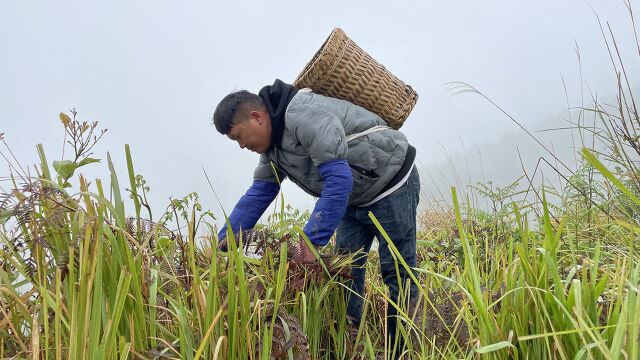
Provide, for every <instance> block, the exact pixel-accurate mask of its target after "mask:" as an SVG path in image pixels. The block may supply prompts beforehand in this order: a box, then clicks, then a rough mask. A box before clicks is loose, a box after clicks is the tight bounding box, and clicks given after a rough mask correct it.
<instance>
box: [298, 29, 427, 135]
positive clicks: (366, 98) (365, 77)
mask: <svg viewBox="0 0 640 360" xmlns="http://www.w3.org/2000/svg"><path fill="white" fill-rule="evenodd" d="M293 84H294V86H296V87H297V88H299V89H302V88H310V89H312V90H313V91H314V92H315V93H318V94H321V95H327V96H331V97H335V98H338V99H342V100H347V101H350V102H352V103H354V104H356V105H360V106H362V107H364V108H365V109H367V110H369V111H372V112H374V113H376V114H378V115H379V116H380V117H381V118H383V119H384V120H385V121H386V122H387V123H388V124H389V126H391V127H392V128H394V129H398V128H400V126H402V124H403V123H404V121H405V120H406V119H407V117H408V116H409V113H411V110H413V107H414V105H415V104H416V102H417V101H418V94H417V93H416V92H415V90H413V89H412V88H411V86H409V85H407V84H405V83H404V82H402V81H401V80H400V79H398V78H397V77H396V76H395V75H393V74H392V73H391V72H389V70H387V69H386V68H385V67H384V66H382V65H381V64H380V63H378V62H377V61H376V60H375V59H373V58H372V57H371V56H370V55H369V54H367V53H366V52H364V51H363V50H362V49H361V48H360V47H359V46H358V45H357V44H356V43H355V42H353V40H351V39H350V38H349V37H348V36H347V34H345V32H344V31H342V29H340V28H335V29H333V31H332V32H331V35H329V37H328V38H327V40H326V41H325V42H324V44H322V47H320V49H319V50H318V52H317V53H316V54H315V55H314V56H313V58H312V59H311V61H309V63H308V64H307V65H306V66H305V67H304V69H303V70H302V72H301V73H300V75H298V77H297V78H296V80H295V81H294V83H293Z"/></svg>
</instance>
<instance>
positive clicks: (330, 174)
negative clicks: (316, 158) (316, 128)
mask: <svg viewBox="0 0 640 360" xmlns="http://www.w3.org/2000/svg"><path fill="white" fill-rule="evenodd" d="M318 169H320V175H321V176H322V179H323V180H324V186H323V187H322V191H321V192H320V199H318V201H317V202H316V206H315V207H314V209H313V212H312V213H311V218H310V219H309V222H308V223H307V225H306V226H305V227H304V233H305V234H306V235H307V236H308V237H309V240H311V242H312V243H314V244H315V245H320V246H324V245H327V243H328V242H329V239H330V238H331V235H333V232H334V231H335V230H336V228H337V227H338V223H340V220H342V217H343V216H344V213H345V211H346V210H347V205H348V204H349V194H350V193H351V188H352V187H353V178H352V177H351V169H350V168H349V164H348V163H347V161H346V160H342V159H334V160H329V161H326V162H324V163H322V164H320V166H318Z"/></svg>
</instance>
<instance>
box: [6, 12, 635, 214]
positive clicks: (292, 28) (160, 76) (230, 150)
mask: <svg viewBox="0 0 640 360" xmlns="http://www.w3.org/2000/svg"><path fill="white" fill-rule="evenodd" d="M633 6H634V10H636V11H639V10H640V7H639V6H638V4H637V1H636V3H635V4H633ZM594 11H595V12H596V13H597V14H598V15H599V16H600V17H601V19H602V20H603V21H610V22H611V24H612V27H613V29H614V31H615V32H616V37H617V40H618V42H619V45H620V47H621V49H622V52H623V56H625V57H626V58H627V59H628V61H629V63H630V69H629V70H630V72H632V73H633V72H634V69H635V70H637V64H638V60H639V59H638V52H637V50H635V43H634V41H635V40H634V35H633V29H632V28H631V22H630V20H629V16H628V12H627V9H626V7H625V4H624V3H623V1H612V0H592V1H590V2H589V4H587V3H586V2H584V1H581V0H566V1H557V0H540V1H534V2H524V1H513V0H511V1H507V0H500V1H498V0H489V1H471V0H466V1H397V2H392V1H349V2H345V1H317V2H300V1H278V2H274V1H270V2H262V1H260V2H258V1H254V2H250V3H248V2H233V1H225V2H219V1H218V2H216V1H181V2H175V1H138V2H132V1H102V2H90V1H46V2H38V1H26V0H22V1H3V2H1V3H0V44H1V45H2V49H3V51H2V56H1V57H0V132H4V133H6V135H5V136H6V141H7V142H8V143H9V144H10V146H11V148H12V150H13V151H14V152H15V153H16V155H17V157H18V158H19V159H20V160H21V162H22V164H23V165H27V164H33V163H35V162H36V150H35V145H36V144H37V143H43V144H44V146H45V149H46V151H47V154H48V157H49V160H50V161H52V160H56V159H59V158H60V156H61V147H62V139H63V130H62V126H61V125H60V123H59V121H58V113H59V112H60V111H66V110H67V109H69V108H72V107H75V108H76V109H77V110H78V111H79V115H80V119H84V120H90V121H95V120H97V121H99V122H100V124H101V126H102V127H106V128H108V129H109V132H108V133H107V135H106V137H105V139H104V140H103V141H102V142H101V144H100V145H99V146H98V147H97V148H96V157H100V158H103V159H106V152H107V151H109V152H110V153H111V155H112V157H113V159H114V160H115V161H116V163H117V168H118V169H119V177H120V181H121V184H125V183H126V171H125V170H126V168H125V159H124V144H130V146H131V148H132V151H133V158H134V164H135V167H136V172H138V173H142V174H143V175H145V177H146V178H147V180H148V182H149V183H150V185H151V187H152V193H151V195H152V198H151V201H152V203H151V205H152V207H154V208H155V209H156V211H159V210H160V209H162V208H163V207H165V206H166V205H167V203H168V198H169V197H170V196H173V197H179V196H183V195H186V194H187V193H189V192H191V191H197V192H199V193H200V194H201V197H202V198H203V204H204V206H205V207H207V208H211V209H212V210H213V211H214V212H215V213H216V214H220V207H219V205H218V204H217V202H216V201H215V200H214V198H213V194H212V192H211V190H210V189H209V187H208V185H207V183H206V180H205V177H204V175H203V172H202V167H204V168H205V169H206V171H207V172H208V174H209V176H210V178H211V180H212V182H213V185H214V187H215V189H216V191H217V192H218V194H219V195H220V198H221V201H222V203H223V206H224V207H225V208H226V209H227V211H230V210H231V208H232V207H233V205H234V204H235V202H236V200H237V199H238V198H239V196H241V195H242V194H243V193H244V191H245V190H246V188H247V187H248V186H249V185H250V183H251V181H252V178H251V177H252V173H253V168H254V166H255V163H256V162H257V156H256V155H255V154H252V153H250V152H248V151H241V150H240V149H239V148H238V146H237V145H236V144H235V143H233V142H231V141H230V140H228V139H226V138H225V137H222V136H221V135H219V134H218V133H217V132H216V131H215V128H214V127H213V126H212V125H211V115H212V112H213V110H214V108H215V106H216V104H217V102H218V101H219V100H220V99H221V98H222V97H223V96H224V95H226V94H227V93H229V92H230V91H233V90H239V89H248V90H251V91H254V92H255V91H257V90H258V89H259V88H261V87H262V86H263V85H266V84H270V83H272V81H273V79H274V78H276V77H277V78H281V79H283V80H285V81H289V82H291V81H292V80H293V79H294V78H295V77H296V75H297V74H298V72H299V71H300V70H301V69H302V68H303V66H304V65H305V63H306V62H307V60H309V59H310V58H311V56H312V55H313V54H314V53H315V51H316V50H317V48H318V47H319V46H320V45H321V44H322V42H323V41H324V39H325V38H326V36H327V35H328V34H329V33H330V31H331V29H332V28H333V27H335V26H340V27H342V28H343V29H344V30H345V31H346V32H347V34H348V35H349V36H350V37H351V38H352V39H354V40H355V41H356V42H357V43H358V44H359V45H360V47H362V48H363V49H365V50H366V51H368V52H369V53H370V54H371V55H373V56H374V57H375V58H376V59H377V60H378V61H380V62H381V63H383V64H384V65H385V66H386V67H387V68H389V69H390V70H391V71H392V72H393V73H395V74H396V75H397V76H398V77H399V78H401V79H403V80H404V81H405V82H407V83H409V84H411V85H412V86H413V87H414V88H415V89H416V90H417V91H418V93H419V95H420V100H419V102H418V104H417V106H416V108H415V110H414V112H413V113H412V115H411V117H410V118H409V120H408V122H407V123H406V125H405V126H404V127H403V128H402V130H403V131H404V132H405V133H406V134H407V136H408V138H409V140H410V141H411V143H412V144H413V145H414V146H415V147H416V148H417V149H418V160H419V163H420V164H421V167H422V169H429V168H430V167H433V166H437V165H439V164H442V163H443V162H445V160H446V159H445V153H444V152H443V148H444V149H446V150H447V151H448V152H451V153H456V152H461V151H462V145H461V144H462V143H464V146H465V148H466V149H472V148H478V147H479V148H481V149H482V148H486V147H487V146H489V147H491V149H493V150H492V152H491V154H497V155H496V157H498V156H499V155H500V154H502V155H505V154H512V155H513V154H515V149H514V144H513V141H505V139H507V140H509V139H511V140H513V136H514V135H512V134H517V131H516V130H517V129H516V128H515V126H514V125H513V124H512V123H511V122H509V120H508V119H507V118H505V117H504V116H503V115H502V114H501V113H499V112H498V111H497V110H496V109H495V108H493V107H492V106H491V105H489V104H488V103H487V102H486V101H484V100H482V99H481V98H480V97H479V96H473V95H459V96H451V95H452V93H451V92H450V91H448V90H447V87H446V86H445V85H444V84H445V83H448V82H452V81H463V82H466V83H469V84H472V85H474V86H476V87H478V88H479V89H480V90H482V91H483V92H484V93H486V94H487V95H488V96H490V97H491V98H492V99H493V100H494V101H496V102H497V103H498V104H500V105H501V106H503V107H504V108H505V109H506V110H508V111H509V112H510V113H511V114H512V115H514V116H515V117H516V118H518V120H520V121H522V122H523V123H524V124H525V125H526V126H528V127H532V128H535V127H536V126H538V125H540V124H541V123H543V122H545V124H552V125H557V126H563V125H566V124H563V123H562V121H561V116H562V114H566V112H567V110H566V109H567V99H566V98H565V94H564V89H563V85H562V80H561V75H562V76H564V78H565V80H566V83H567V88H568V90H569V101H570V103H571V104H573V105H578V104H579V98H580V92H581V91H580V76H579V67H578V61H577V56H576V44H577V46H578V47H579V49H580V54H581V58H582V71H583V76H584V78H585V80H586V81H588V85H589V87H590V88H591V89H592V90H593V91H596V92H598V93H600V94H603V96H614V95H615V93H614V92H613V90H614V89H615V76H614V74H613V72H612V70H611V66H610V60H609V57H608V54H607V52H606V48H605V45H604V42H603V39H602V35H601V33H600V28H599V25H598V22H597V19H596V17H595V15H594ZM634 51H635V52H634ZM634 66H635V68H634ZM635 73H636V74H637V71H635ZM631 78H632V79H634V78H635V79H637V78H638V77H637V76H636V77H633V76H631ZM522 139H526V138H522ZM523 141H525V140H523ZM501 144H504V146H502V145H501ZM516 145H517V144H516ZM565 145H566V146H568V145H569V144H559V145H558V146H559V147H562V146H565ZM501 146H502V147H501ZM534 148H535V147H532V149H534ZM496 149H498V150H496ZM476 151H477V150H476ZM516 156H517V155H516ZM532 156H534V157H535V155H532ZM516 160H517V157H502V158H494V159H492V158H487V157H486V156H483V162H485V163H487V165H486V167H485V170H486V169H492V167H491V164H492V163H494V164H497V165H504V163H505V162H513V161H516ZM517 167H518V168H519V165H518V166H517ZM494 168H495V169H499V168H500V167H499V166H498V167H494ZM0 169H2V174H0V176H4V175H6V174H7V170H6V169H7V167H6V166H5V164H2V167H0ZM496 171H498V170H496ZM505 171H507V170H505ZM83 172H84V173H86V174H87V175H88V176H90V177H101V178H103V179H104V180H105V181H106V179H107V174H108V169H107V166H106V163H105V162H103V163H101V164H97V165H96V164H94V165H91V166H90V167H88V168H87V170H83ZM429 175H430V174H429ZM485 176H488V177H491V178H501V177H502V178H504V177H505V174H504V173H489V174H485ZM514 176H515V175H514ZM429 181H430V180H428V179H427V178H426V177H423V188H429V187H430V186H431V185H432V184H430V183H429ZM0 185H1V186H3V187H6V184H1V183H0ZM284 189H285V196H286V197H287V199H288V201H289V202H292V203H293V204H295V205H297V206H301V207H310V206H312V204H313V199H311V198H310V197H308V196H307V195H305V194H304V193H302V192H301V191H299V190H297V189H295V188H294V186H293V185H292V184H287V185H286V186H285V187H284Z"/></svg>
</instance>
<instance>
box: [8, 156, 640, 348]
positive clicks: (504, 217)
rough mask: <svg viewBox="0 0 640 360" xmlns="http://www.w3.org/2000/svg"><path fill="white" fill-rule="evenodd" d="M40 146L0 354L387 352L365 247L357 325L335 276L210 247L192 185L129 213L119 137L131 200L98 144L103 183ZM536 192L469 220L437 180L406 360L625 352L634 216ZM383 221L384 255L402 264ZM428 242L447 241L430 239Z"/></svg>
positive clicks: (18, 212) (299, 219)
mask: <svg viewBox="0 0 640 360" xmlns="http://www.w3.org/2000/svg"><path fill="white" fill-rule="evenodd" d="M38 152H39V154H40V158H41V164H40V166H39V175H38V177H37V178H31V179H28V178H26V177H24V176H23V174H19V176H16V174H14V184H13V185H14V186H13V188H15V189H16V190H15V191H13V192H12V193H11V194H10V195H9V196H7V197H6V198H5V201H4V203H3V207H2V209H1V210H2V214H3V215H2V221H3V227H2V229H3V230H2V231H0V259H1V260H2V266H1V267H0V310H1V311H2V317H1V318H0V357H2V358H4V357H15V358H32V359H35V358H44V359H63V358H64V359H66V358H71V359H86V358H91V359H103V358H104V359H115V358H119V359H129V358H130V359H158V358H182V359H210V358H220V359H269V358H271V357H272V356H276V355H277V356H279V357H280V358H284V359H305V358H311V359H334V358H338V359H349V358H364V359H375V358H380V357H383V356H384V354H388V353H389V352H390V351H391V350H392V349H393V348H394V342H385V336H384V334H385V331H386V329H385V325H384V324H385V320H384V312H385V310H384V309H385V303H386V302H387V301H389V300H390V299H389V298H388V296H387V294H386V290H385V287H384V285H383V284H382V281H381V278H380V276H379V274H378V259H377V255H376V254H375V253H372V254H370V261H369V263H368V265H367V294H366V298H365V311H364V319H363V322H362V324H361V326H360V327H359V328H357V329H351V328H350V327H349V325H348V324H347V322H346V318H345V308H346V301H345V297H344V295H345V294H346V293H348V292H347V290H346V287H345V284H346V280H345V279H343V278H341V277H340V276H338V275H331V274H333V273H334V272H330V271H328V270H327V268H321V269H319V270H317V269H316V270H315V271H311V270H305V269H300V268H296V267H292V265H291V264H290V263H289V262H287V260H286V254H287V249H286V244H285V245H283V246H267V247H266V248H265V249H264V254H263V256H262V257H261V258H259V259H255V258H251V257H247V256H246V255H245V254H244V253H243V251H241V250H239V249H241V248H242V245H243V242H244V240H245V239H241V238H239V239H237V240H238V242H239V245H238V246H236V245H235V242H234V241H231V242H230V250H229V252H228V253H221V252H219V251H218V250H217V246H216V244H217V239H216V238H215V235H214V233H215V231H214V230H215V229H214V226H213V225H212V218H211V214H210V213H208V212H206V211H202V210H201V207H200V205H199V203H198V197H197V195H196V194H190V195H188V196H187V197H185V198H183V199H181V200H174V201H172V202H171V204H170V205H169V207H168V208H167V211H166V213H165V214H164V215H163V216H162V217H161V218H160V220H159V221H158V222H157V223H151V222H149V221H147V220H145V219H144V218H142V217H141V209H142V207H143V205H144V204H146V201H145V200H144V199H146V194H141V192H143V191H148V188H147V189H145V188H144V185H143V182H141V181H140V179H141V178H140V177H139V176H136V174H135V171H134V167H133V161H132V156H131V152H130V149H129V147H128V146H127V147H126V148H125V153H126V159H125V161H126V163H127V170H128V174H127V175H128V176H127V179H128V180H129V181H128V187H127V193H129V194H130V197H129V198H128V199H127V198H125V197H124V196H123V194H125V192H124V191H123V189H122V188H121V185H120V182H119V178H118V176H117V174H116V173H115V170H114V169H115V166H114V164H113V161H112V159H111V158H110V157H109V156H107V166H108V169H109V172H110V181H109V187H108V188H104V185H103V183H102V182H101V181H100V180H99V179H98V180H96V181H94V182H93V185H91V186H90V185H89V183H88V181H87V180H86V179H84V178H83V177H82V176H80V175H77V174H75V175H74V174H71V176H61V175H60V173H59V172H57V174H58V175H57V176H54V174H53V173H52V172H51V171H50V169H49V164H48V161H47V159H46V157H45V153H44V150H43V148H42V147H41V146H38ZM583 154H584V157H585V159H586V161H588V162H589V163H590V164H592V165H593V166H594V168H596V169H597V170H598V171H599V172H600V173H601V174H603V176H604V177H603V179H602V181H607V182H608V183H611V184H613V186H615V187H616V188H617V189H618V191H619V192H620V193H621V194H623V195H625V196H626V198H628V199H629V200H630V201H632V202H635V203H638V201H637V197H636V196H635V195H634V193H633V192H632V190H631V189H629V188H627V187H626V186H625V183H624V181H622V180H621V179H619V178H618V177H617V176H616V175H614V174H613V173H611V172H609V171H608V170H607V168H606V167H605V166H604V165H603V164H602V163H601V162H600V161H599V160H598V159H597V158H596V157H595V156H594V155H593V154H592V153H591V152H589V151H588V150H585V151H584V152H583ZM76 160H78V159H76ZM94 166H95V165H94ZM67 175H68V173H67ZM73 186H76V187H77V189H78V192H76V193H70V192H69V190H70V189H71V188H72V187H73ZM542 193H543V201H542V202H541V204H540V211H541V212H540V214H541V216H536V215H535V214H536V213H535V212H534V211H532V206H533V205H531V204H529V205H526V204H522V203H521V202H514V203H511V204H510V205H509V208H508V209H507V210H504V209H501V210H500V215H499V219H496V218H495V217H491V216H487V217H484V218H483V219H484V220H483V221H470V220H471V219H472V218H474V217H475V218H476V220H477V219H478V217H477V214H478V212H477V210H476V209H473V208H472V207H471V206H470V205H469V204H460V203H459V200H458V197H457V192H456V190H455V189H452V199H453V209H452V210H453V211H452V212H447V213H441V214H437V215H438V216H440V217H442V216H444V217H452V218H450V221H448V222H447V221H444V222H440V225H438V226H439V227H440V230H437V229H428V231H426V232H423V237H421V240H420V241H419V247H418V257H419V259H421V261H420V264H421V265H420V267H419V268H417V269H413V271H412V274H413V278H412V280H413V281H414V282H416V283H417V284H418V288H419V293H420V296H419V299H418V301H417V303H412V305H411V306H407V303H409V301H407V299H404V298H401V299H400V300H399V301H398V302H397V303H394V304H393V305H392V306H396V307H397V308H398V313H399V319H400V326H399V331H398V333H399V336H400V337H402V338H404V341H405V343H406V344H407V347H406V349H405V350H404V353H403V356H404V358H411V359H414V358H415V359H425V358H442V357H446V358H495V359H507V358H524V359H526V358H531V359H539V358H551V357H554V358H560V359H583V358H584V359H592V358H593V359H618V358H630V359H631V358H638V354H639V347H640V343H639V340H638V339H639V333H638V332H639V329H640V315H639V314H640V301H638V286H639V285H640V265H638V264H640V262H638V258H637V254H636V252H635V250H634V242H635V241H636V240H637V238H638V235H639V234H640V226H638V224H637V223H635V222H634V220H633V219H632V218H628V217H625V216H624V215H623V214H622V213H620V214H618V215H617V216H614V217H612V216H611V215H604V214H600V215H598V216H592V217H590V220H589V221H590V223H588V224H587V223H584V222H581V221H577V220H576V219H575V218H571V217H570V216H569V214H575V207H572V210H571V212H569V211H567V212H566V213H564V214H563V213H561V212H558V209H555V211H554V215H555V216H554V217H552V216H551V215H550V211H549V206H548V202H547V201H546V199H545V195H544V194H545V192H544V191H543V192H542ZM143 195H144V196H143ZM125 201H131V202H132V205H133V207H132V208H133V209H134V214H132V215H129V214H127V213H126V212H125V208H126V206H125ZM462 205H464V206H462ZM638 205H640V203H638ZM523 208H524V209H525V210H523ZM560 210H561V209H560ZM289 212H293V214H289ZM432 215H434V214H432ZM370 216H371V218H372V219H373V220H374V222H376V223H377V221H376V219H375V214H370ZM426 216H429V214H426ZM530 217H533V218H530ZM581 219H582V218H581ZM304 220H305V217H304V216H299V213H298V212H296V211H295V210H293V209H285V208H284V207H281V208H280V213H279V214H277V216H274V217H273V221H272V222H271V223H269V224H266V225H263V230H269V234H271V236H273V237H274V238H279V237H280V236H282V235H284V233H285V232H292V231H293V232H296V231H298V232H299V231H300V225H301V224H302V223H304ZM452 224H455V225H452ZM498 224H499V226H498ZM171 229H174V230H171ZM380 231H381V233H382V234H383V237H384V238H383V239H379V240H380V241H387V242H389V245H390V246H389V247H390V249H391V251H392V252H393V254H394V255H395V258H396V259H397V266H398V267H405V268H408V266H407V264H406V263H405V262H404V260H403V259H402V258H401V257H400V256H399V255H398V253H397V250H396V248H395V246H394V245H393V242H392V239H389V238H388V236H387V235H386V233H385V232H384V229H382V228H380ZM228 237H230V238H233V237H234V234H232V233H229V234H228ZM442 242H452V243H455V244H458V245H456V246H448V245H446V246H443V247H442V248H440V250H443V249H447V251H437V250H434V249H437V248H438V246H440V245H439V244H441V243H442ZM327 251H330V247H329V249H327ZM434 251H436V252H438V254H436V253H434ZM443 253H444V254H446V255H444V256H443V255H442V254H443ZM335 261H338V262H340V264H337V265H336V264H334V265H333V267H335V268H340V267H343V266H348V263H349V259H348V258H347V259H344V258H337V257H336V258H335ZM443 269H444V270H443Z"/></svg>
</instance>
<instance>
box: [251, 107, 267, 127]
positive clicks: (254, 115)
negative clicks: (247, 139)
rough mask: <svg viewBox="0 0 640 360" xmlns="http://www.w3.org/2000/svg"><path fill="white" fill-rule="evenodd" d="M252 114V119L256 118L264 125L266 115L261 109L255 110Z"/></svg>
mask: <svg viewBox="0 0 640 360" xmlns="http://www.w3.org/2000/svg"><path fill="white" fill-rule="evenodd" d="M250 115H251V118H252V119H255V120H256V121H257V122H258V124H260V125H262V123H263V122H264V119H265V116H264V114H263V113H262V112H261V111H257V110H253V111H251V113H250Z"/></svg>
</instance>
